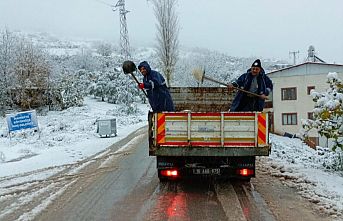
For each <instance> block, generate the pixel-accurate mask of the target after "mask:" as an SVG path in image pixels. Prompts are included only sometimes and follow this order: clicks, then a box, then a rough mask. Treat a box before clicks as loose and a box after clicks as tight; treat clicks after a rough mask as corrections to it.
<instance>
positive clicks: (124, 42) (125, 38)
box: [112, 0, 131, 60]
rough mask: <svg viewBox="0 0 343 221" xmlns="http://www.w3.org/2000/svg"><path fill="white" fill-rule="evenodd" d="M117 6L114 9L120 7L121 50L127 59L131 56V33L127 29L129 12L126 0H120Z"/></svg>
mask: <svg viewBox="0 0 343 221" xmlns="http://www.w3.org/2000/svg"><path fill="white" fill-rule="evenodd" d="M114 7H115V8H114V9H112V10H113V11H116V10H117V9H119V17H120V51H121V54H122V56H123V57H124V58H125V60H127V59H129V58H130V57H131V54H130V43H129V33H128V31H127V24H126V14H127V13H128V12H129V11H128V10H126V9H125V0H119V1H118V2H117V4H116V5H115V6H114Z"/></svg>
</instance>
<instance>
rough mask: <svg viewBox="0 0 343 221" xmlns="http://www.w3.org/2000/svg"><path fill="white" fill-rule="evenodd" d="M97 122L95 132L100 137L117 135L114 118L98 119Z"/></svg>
mask: <svg viewBox="0 0 343 221" xmlns="http://www.w3.org/2000/svg"><path fill="white" fill-rule="evenodd" d="M96 122H97V133H98V134H99V136H100V137H103V136H105V137H111V136H117V121H116V119H115V118H112V119H98V120H96Z"/></svg>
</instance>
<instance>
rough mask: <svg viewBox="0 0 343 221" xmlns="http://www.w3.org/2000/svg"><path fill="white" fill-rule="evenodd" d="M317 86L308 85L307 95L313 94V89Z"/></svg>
mask: <svg viewBox="0 0 343 221" xmlns="http://www.w3.org/2000/svg"><path fill="white" fill-rule="evenodd" d="M315 88H316V87H315V86H307V95H310V94H311V90H313V89H315Z"/></svg>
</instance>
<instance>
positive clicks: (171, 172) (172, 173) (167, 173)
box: [161, 170, 179, 177]
mask: <svg viewBox="0 0 343 221" xmlns="http://www.w3.org/2000/svg"><path fill="white" fill-rule="evenodd" d="M161 175H162V176H168V177H177V176H178V175H179V173H178V171H177V170H161Z"/></svg>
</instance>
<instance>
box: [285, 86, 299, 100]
mask: <svg viewBox="0 0 343 221" xmlns="http://www.w3.org/2000/svg"><path fill="white" fill-rule="evenodd" d="M296 99H297V88H296V87H290V88H281V100H296Z"/></svg>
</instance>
